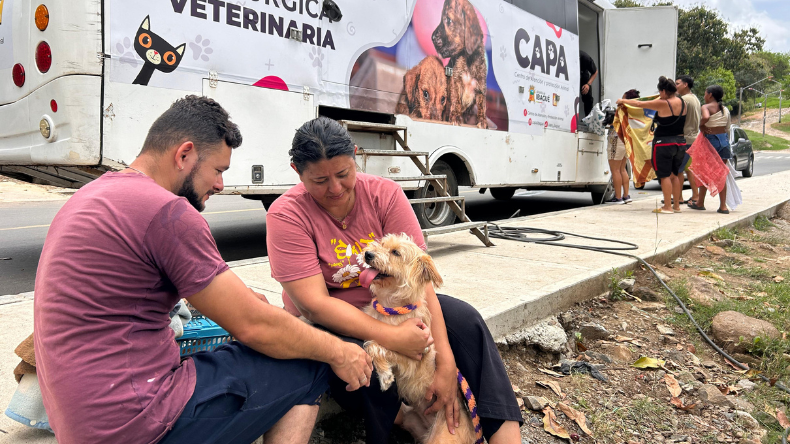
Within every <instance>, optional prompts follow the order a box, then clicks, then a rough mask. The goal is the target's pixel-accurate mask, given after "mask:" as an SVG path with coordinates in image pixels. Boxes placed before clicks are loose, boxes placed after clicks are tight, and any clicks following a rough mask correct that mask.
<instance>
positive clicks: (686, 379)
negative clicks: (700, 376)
mask: <svg viewBox="0 0 790 444" xmlns="http://www.w3.org/2000/svg"><path fill="white" fill-rule="evenodd" d="M675 379H677V380H678V382H680V383H682V384H691V383H692V382H697V379H696V378H694V375H692V374H691V372H689V371H682V372H680V373H678V375H677V376H676V377H675Z"/></svg>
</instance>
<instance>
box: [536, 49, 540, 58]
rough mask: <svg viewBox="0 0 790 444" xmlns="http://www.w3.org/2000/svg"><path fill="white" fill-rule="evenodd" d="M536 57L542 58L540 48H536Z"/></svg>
mask: <svg viewBox="0 0 790 444" xmlns="http://www.w3.org/2000/svg"><path fill="white" fill-rule="evenodd" d="M535 57H538V58H540V48H537V47H536V48H535Z"/></svg>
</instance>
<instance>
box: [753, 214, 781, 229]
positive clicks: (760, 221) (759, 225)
mask: <svg viewBox="0 0 790 444" xmlns="http://www.w3.org/2000/svg"><path fill="white" fill-rule="evenodd" d="M775 226H776V225H774V224H772V223H771V221H770V220H768V218H767V217H765V216H762V215H761V216H757V219H755V220H754V228H755V229H757V230H760V231H768V230H769V229H770V228H773V227H775Z"/></svg>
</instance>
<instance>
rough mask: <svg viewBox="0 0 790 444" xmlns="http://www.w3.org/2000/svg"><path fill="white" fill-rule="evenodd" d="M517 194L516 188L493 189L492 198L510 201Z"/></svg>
mask: <svg viewBox="0 0 790 444" xmlns="http://www.w3.org/2000/svg"><path fill="white" fill-rule="evenodd" d="M514 194H516V189H515V188H510V187H505V188H491V196H492V197H493V198H494V199H496V200H510V198H511V197H513V195H514Z"/></svg>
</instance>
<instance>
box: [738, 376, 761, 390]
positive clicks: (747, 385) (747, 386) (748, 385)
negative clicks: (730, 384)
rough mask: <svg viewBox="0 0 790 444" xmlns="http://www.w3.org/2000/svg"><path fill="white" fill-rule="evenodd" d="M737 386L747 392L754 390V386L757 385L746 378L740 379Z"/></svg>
mask: <svg viewBox="0 0 790 444" xmlns="http://www.w3.org/2000/svg"><path fill="white" fill-rule="evenodd" d="M738 387H740V388H741V389H743V390H744V391H747V392H749V391H752V390H754V388H755V387H757V384H755V383H753V382H752V381H749V380H748V379H741V380H740V381H738Z"/></svg>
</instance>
